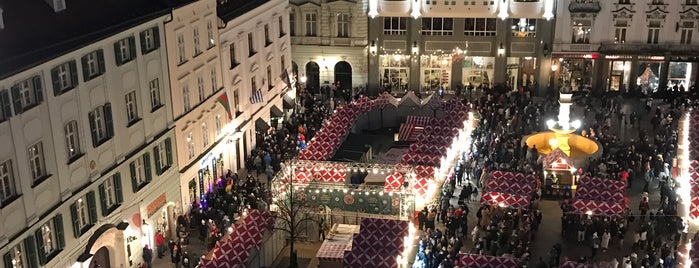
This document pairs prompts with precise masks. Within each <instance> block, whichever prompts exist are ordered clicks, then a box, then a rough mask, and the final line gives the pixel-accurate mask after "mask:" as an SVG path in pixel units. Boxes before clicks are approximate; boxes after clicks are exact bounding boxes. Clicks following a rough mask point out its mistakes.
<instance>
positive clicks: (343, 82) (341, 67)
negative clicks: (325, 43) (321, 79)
mask: <svg viewBox="0 0 699 268" xmlns="http://www.w3.org/2000/svg"><path fill="white" fill-rule="evenodd" d="M335 85H336V86H337V91H336V92H335V93H336V94H338V93H340V94H342V97H343V98H344V99H349V97H350V96H351V95H352V93H353V92H352V66H351V65H350V64H349V63H348V62H346V61H340V62H338V63H337V64H335Z"/></svg>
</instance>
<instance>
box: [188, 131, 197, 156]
mask: <svg viewBox="0 0 699 268" xmlns="http://www.w3.org/2000/svg"><path fill="white" fill-rule="evenodd" d="M187 152H188V156H189V159H192V158H194V154H195V151H194V139H193V138H192V132H189V135H187Z"/></svg>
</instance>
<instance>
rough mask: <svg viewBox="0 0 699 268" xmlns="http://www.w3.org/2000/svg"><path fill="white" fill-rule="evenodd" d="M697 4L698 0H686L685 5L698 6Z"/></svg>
mask: <svg viewBox="0 0 699 268" xmlns="http://www.w3.org/2000/svg"><path fill="white" fill-rule="evenodd" d="M697 2H698V1H697V0H686V2H685V5H691V6H694V5H697Z"/></svg>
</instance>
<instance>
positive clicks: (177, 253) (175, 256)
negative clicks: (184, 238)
mask: <svg viewBox="0 0 699 268" xmlns="http://www.w3.org/2000/svg"><path fill="white" fill-rule="evenodd" d="M181 256H182V249H181V248H180V245H178V244H175V246H174V247H173V248H172V251H171V255H170V257H171V258H172V263H174V264H175V267H177V264H178V263H179V262H180V257H181Z"/></svg>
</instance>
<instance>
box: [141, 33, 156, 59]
mask: <svg viewBox="0 0 699 268" xmlns="http://www.w3.org/2000/svg"><path fill="white" fill-rule="evenodd" d="M140 35H141V54H142V55H145V54H147V53H148V52H151V51H153V50H156V49H158V48H159V47H160V33H159V30H158V27H153V28H150V29H148V30H145V31H143V32H141V34H140Z"/></svg>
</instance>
